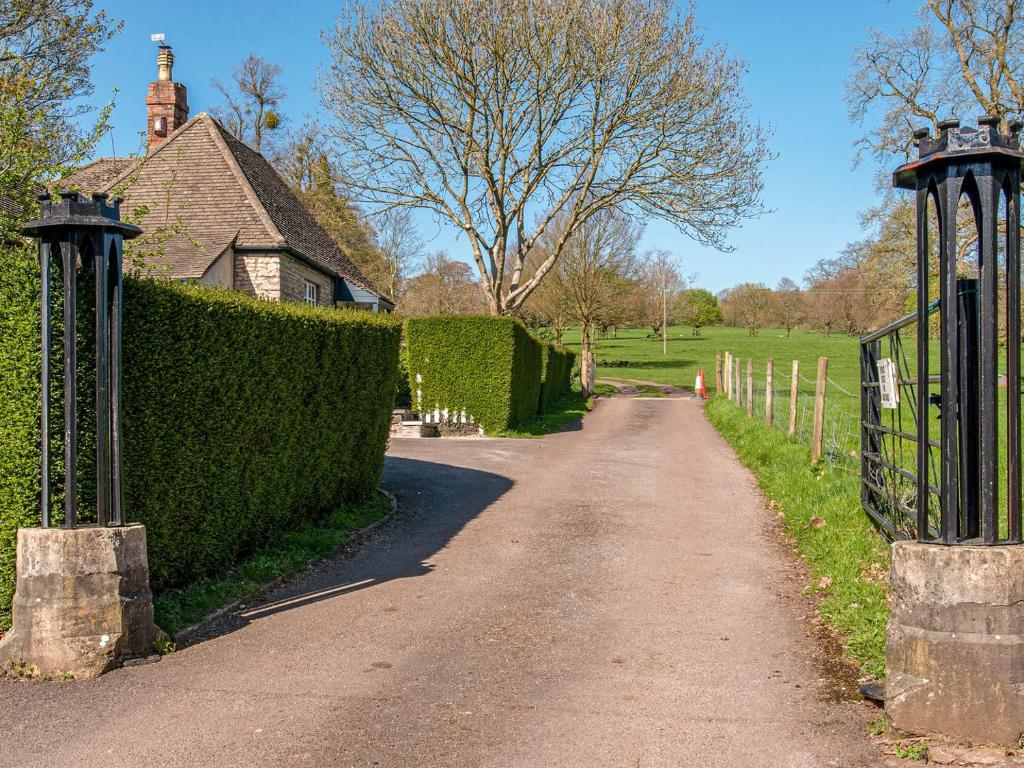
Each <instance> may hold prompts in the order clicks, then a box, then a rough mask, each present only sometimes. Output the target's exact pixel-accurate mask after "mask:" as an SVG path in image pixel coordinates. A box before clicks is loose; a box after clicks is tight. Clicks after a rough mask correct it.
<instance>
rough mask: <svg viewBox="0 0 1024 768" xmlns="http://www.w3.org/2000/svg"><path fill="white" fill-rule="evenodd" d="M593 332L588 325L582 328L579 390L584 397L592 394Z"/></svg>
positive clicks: (593, 366)
mask: <svg viewBox="0 0 1024 768" xmlns="http://www.w3.org/2000/svg"><path fill="white" fill-rule="evenodd" d="M593 333H594V330H593V328H592V327H591V326H589V325H584V326H583V334H582V336H583V350H582V352H581V354H580V388H581V389H582V390H583V396H584V397H590V396H591V395H592V394H594V368H595V367H596V366H595V365H594V343H593V339H592V335H593Z"/></svg>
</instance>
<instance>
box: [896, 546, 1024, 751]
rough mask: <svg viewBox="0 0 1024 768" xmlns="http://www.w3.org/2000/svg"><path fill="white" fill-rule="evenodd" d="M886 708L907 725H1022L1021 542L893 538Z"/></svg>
mask: <svg viewBox="0 0 1024 768" xmlns="http://www.w3.org/2000/svg"><path fill="white" fill-rule="evenodd" d="M891 578H892V618H891V619H890V620H889V628H888V632H887V635H886V658H885V666H886V686H885V711H886V713H887V714H888V715H889V717H890V719H891V720H892V723H893V725H895V726H896V727H897V728H900V729H902V730H905V731H912V732H917V733H921V732H932V733H942V734H945V735H948V736H953V737H956V738H960V739H967V740H970V741H972V742H975V743H983V744H1002V745H1016V744H1017V742H1018V741H1019V739H1020V737H1021V734H1022V733H1024V546H996V547H974V546H952V547H947V546H941V545H936V544H919V543H917V542H908V541H901V542H896V543H895V544H893V546H892V571H891Z"/></svg>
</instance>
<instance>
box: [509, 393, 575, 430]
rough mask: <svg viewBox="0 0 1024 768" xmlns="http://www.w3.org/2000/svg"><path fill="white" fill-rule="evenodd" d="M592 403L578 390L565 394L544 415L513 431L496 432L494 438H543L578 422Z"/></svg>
mask: <svg viewBox="0 0 1024 768" xmlns="http://www.w3.org/2000/svg"><path fill="white" fill-rule="evenodd" d="M591 405H592V403H591V399H590V398H589V397H584V396H583V395H582V394H581V393H580V392H579V391H578V390H575V389H574V390H573V391H572V392H567V393H566V394H565V395H563V396H562V397H561V398H560V399H559V400H558V401H557V402H556V403H555V404H554V405H552V406H551V407H550V408H549V409H548V410H546V411H545V412H544V413H540V414H538V415H536V416H534V417H533V418H532V419H530V420H529V421H525V422H523V423H522V424H520V425H519V426H518V427H515V428H514V429H506V430H503V431H501V432H496V433H495V434H494V436H495V437H543V436H544V435H549V434H551V433H552V432H558V431H559V430H561V429H564V428H565V427H567V426H569V425H570V424H572V423H574V422H577V421H580V420H581V419H582V418H583V416H584V415H585V414H586V413H587V412H588V411H589V410H590V407H591Z"/></svg>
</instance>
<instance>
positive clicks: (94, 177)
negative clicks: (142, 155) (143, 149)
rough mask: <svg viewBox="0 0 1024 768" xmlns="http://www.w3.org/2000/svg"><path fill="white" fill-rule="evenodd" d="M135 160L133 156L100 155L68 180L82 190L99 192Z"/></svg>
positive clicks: (135, 161)
mask: <svg viewBox="0 0 1024 768" xmlns="http://www.w3.org/2000/svg"><path fill="white" fill-rule="evenodd" d="M137 162H138V158H134V157H101V158H99V159H98V160H93V161H92V162H91V163H89V164H88V165H83V166H82V167H81V168H79V169H78V170H77V171H75V173H74V175H73V176H72V177H71V179H70V180H71V181H73V182H74V184H75V185H76V186H78V187H79V188H80V189H81V190H82V191H84V192H99V191H102V190H105V189H106V188H107V186H109V184H110V182H112V181H113V180H114V179H116V178H117V177H118V176H120V175H121V174H123V173H124V172H125V171H127V170H128V169H129V168H130V167H131V166H132V165H133V164H134V163H137Z"/></svg>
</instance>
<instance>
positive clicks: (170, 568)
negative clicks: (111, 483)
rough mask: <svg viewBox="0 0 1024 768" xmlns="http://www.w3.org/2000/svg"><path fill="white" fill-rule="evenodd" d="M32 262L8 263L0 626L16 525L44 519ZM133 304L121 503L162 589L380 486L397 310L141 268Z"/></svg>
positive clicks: (1, 356)
mask: <svg viewBox="0 0 1024 768" xmlns="http://www.w3.org/2000/svg"><path fill="white" fill-rule="evenodd" d="M31 263H32V261H31V260H26V263H25V264H21V265H20V267H18V268H16V269H10V266H9V263H8V261H7V260H6V259H5V260H4V263H3V264H2V265H0V275H2V277H0V305H2V310H0V311H2V314H0V340H2V341H0V392H2V393H3V395H4V396H3V399H2V400H0V426H2V428H3V430H4V435H5V440H4V441H3V445H2V447H0V621H3V619H4V615H3V614H4V613H6V612H7V611H8V610H9V605H10V599H11V590H12V587H13V574H14V550H13V544H14V540H15V538H14V537H15V534H16V530H17V527H18V526H19V525H25V524H33V523H38V511H37V509H36V505H37V496H36V487H37V484H38V477H39V470H38V427H37V426H36V425H37V419H38V408H39V385H38V354H37V353H36V352H35V349H36V347H38V320H37V319H36V318H37V315H36V314H35V313H36V312H37V311H38V279H37V278H35V279H34V274H33V270H34V269H35V267H34V265H32V266H31V267H30V266H28V265H29V264H31ZM11 302H14V304H12V303H11ZM124 312H125V318H124V321H125V332H124V340H125V347H124V378H123V380H124V497H125V510H126V514H127V516H128V518H129V519H130V520H135V521H139V522H142V523H144V524H145V525H146V532H147V538H148V543H149V561H150V579H151V583H152V586H153V588H154V589H156V590H161V589H166V588H168V587H173V586H178V585H182V584H185V583H187V582H189V581H192V580H194V579H196V578H199V577H202V576H206V575H210V574H214V573H218V572H222V571H224V570H225V569H226V568H227V567H228V566H230V565H231V564H232V563H234V562H236V561H237V560H238V559H239V558H241V557H243V556H245V555H247V554H249V553H251V552H252V551H254V550H255V549H257V548H258V547H260V546H261V545H264V544H266V543H267V542H269V541H270V540H272V539H273V538H274V537H275V536H276V535H278V534H279V533H281V532H282V531H285V530H287V529H288V528H289V527H291V526H292V525H294V524H295V523H297V522H299V521H301V520H310V519H317V518H320V517H321V516H323V515H325V514H326V513H327V512H329V511H331V510H332V509H333V508H335V507H336V506H337V505H339V504H342V503H344V502H346V501H350V500H353V499H357V498H360V497H363V496H365V495H367V494H369V493H371V492H373V491H374V489H375V488H376V486H377V483H378V481H379V478H380V474H381V471H382V469H383V464H384V450H385V448H386V445H387V438H388V429H389V423H390V410H391V404H392V402H393V401H394V395H395V387H396V383H397V377H398V347H399V340H400V333H401V326H400V324H399V322H398V321H397V320H395V319H394V318H392V317H389V316H386V315H375V314H370V313H366V312H356V311H348V310H334V309H318V308H313V307H306V306H304V305H300V304H289V303H276V302H265V301H257V300H255V299H253V298H250V297H248V296H246V295H243V294H240V293H235V292H230V291H221V290H213V289H209V288H204V287H201V286H188V285H181V284H177V283H170V282H164V281H153V280H131V279H126V281H125V302H124ZM9 331H13V332H9ZM55 411H58V412H59V404H57V406H56V407H55ZM8 435H10V436H11V437H12V438H13V439H8V437H7V436H8ZM82 442H83V444H88V442H89V441H88V435H83V436H82ZM56 452H57V451H56V450H55V453H56ZM87 455H88V454H87V453H86V452H84V451H83V459H85V457H86V456H87ZM85 501H87V500H86V499H83V502H85ZM85 506H86V505H85V504H83V508H85Z"/></svg>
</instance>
